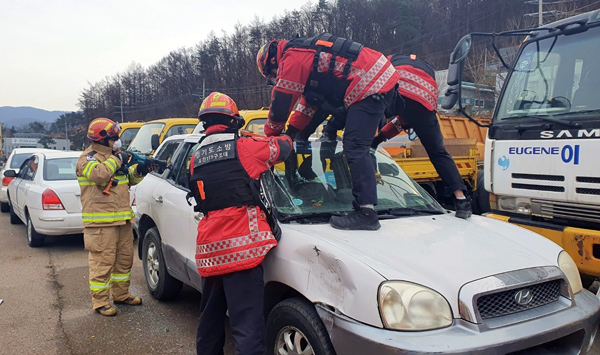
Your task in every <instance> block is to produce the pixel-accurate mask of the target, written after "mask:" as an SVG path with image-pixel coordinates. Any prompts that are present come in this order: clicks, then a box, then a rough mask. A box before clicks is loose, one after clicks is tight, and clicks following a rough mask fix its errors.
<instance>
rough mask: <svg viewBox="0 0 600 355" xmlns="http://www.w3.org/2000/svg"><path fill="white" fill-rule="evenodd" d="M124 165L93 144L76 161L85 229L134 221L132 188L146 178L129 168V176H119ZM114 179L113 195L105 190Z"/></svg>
mask: <svg viewBox="0 0 600 355" xmlns="http://www.w3.org/2000/svg"><path fill="white" fill-rule="evenodd" d="M120 167H121V162H120V161H119V160H118V159H117V158H116V157H115V156H113V155H112V149H110V148H109V147H106V146H103V145H100V144H97V143H92V145H91V146H89V147H88V148H87V149H86V150H85V151H84V152H83V153H82V154H81V156H80V157H79V159H78V160H77V167H76V172H77V181H78V182H79V188H80V189H81V207H82V209H81V216H82V220H83V226H84V227H104V226H114V225H122V224H125V221H127V220H130V219H131V218H132V217H133V211H132V210H131V206H130V205H129V186H130V185H135V184H137V183H138V182H140V181H141V180H142V179H143V177H140V176H138V175H137V174H136V173H135V169H134V168H133V167H130V168H129V169H128V171H127V174H123V173H119V172H118V170H119V168H120ZM111 177H114V178H115V180H116V181H117V185H116V186H111V188H110V190H109V191H110V195H106V194H104V193H103V192H102V191H103V190H104V189H105V187H106V186H107V184H108V183H109V181H110V178H111Z"/></svg>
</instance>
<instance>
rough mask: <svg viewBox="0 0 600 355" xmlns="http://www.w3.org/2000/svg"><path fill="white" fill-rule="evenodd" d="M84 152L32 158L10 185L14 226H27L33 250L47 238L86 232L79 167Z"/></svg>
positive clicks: (8, 173) (9, 173) (42, 154)
mask: <svg viewBox="0 0 600 355" xmlns="http://www.w3.org/2000/svg"><path fill="white" fill-rule="evenodd" d="M80 155H81V152H76V151H75V152H63V151H45V152H38V153H34V154H33V155H31V156H30V157H29V158H28V159H27V160H25V161H24V162H23V164H22V165H21V169H20V171H19V173H18V174H17V173H16V172H15V171H14V170H7V171H5V173H4V174H5V176H14V179H13V180H12V181H11V182H10V183H9V185H8V191H7V192H8V203H9V209H10V223H11V224H18V223H21V222H23V223H25V224H26V225H27V242H28V244H29V246H31V247H39V246H41V245H43V244H44V236H45V235H68V234H79V233H82V232H83V223H82V221H81V201H80V196H81V190H80V189H79V184H78V182H77V175H76V174H75V165H76V163H77V159H78V158H79V156H80Z"/></svg>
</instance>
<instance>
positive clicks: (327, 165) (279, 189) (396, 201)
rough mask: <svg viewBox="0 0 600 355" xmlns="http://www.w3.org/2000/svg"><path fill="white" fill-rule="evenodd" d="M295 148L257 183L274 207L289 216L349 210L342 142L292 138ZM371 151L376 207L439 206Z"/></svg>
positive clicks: (349, 185) (395, 166)
mask: <svg viewBox="0 0 600 355" xmlns="http://www.w3.org/2000/svg"><path fill="white" fill-rule="evenodd" d="M295 150H296V155H295V157H296V158H297V159H293V157H294V155H292V159H288V160H287V161H286V162H284V163H280V164H278V165H276V166H275V168H274V169H273V174H268V175H267V177H266V179H265V181H264V182H263V183H266V184H267V189H266V191H268V193H269V194H270V195H271V196H270V200H271V201H272V203H273V204H274V206H275V207H276V208H277V210H278V212H280V213H282V214H283V215H284V216H285V215H288V216H289V215H298V214H334V213H337V212H345V211H351V210H352V201H353V199H354V197H353V196H352V183H351V180H350V172H349V169H348V164H347V163H346V158H345V157H344V155H343V152H342V143H341V142H333V143H321V142H310V143H308V144H303V145H301V144H298V143H296V145H295ZM371 152H372V154H371V158H372V159H373V164H374V165H375V167H376V179H377V195H378V201H379V203H378V204H377V206H376V207H375V209H376V210H377V211H379V212H382V211H386V210H393V209H403V208H408V209H414V210H417V211H428V212H430V213H431V212H440V211H443V209H442V208H441V206H440V205H439V204H438V203H437V202H436V201H435V200H434V199H433V198H432V197H431V196H430V195H429V194H427V193H426V192H425V191H424V190H423V189H422V188H421V187H420V186H419V185H418V184H417V183H415V182H414V181H413V180H411V179H410V178H409V177H408V175H406V173H405V172H404V171H403V170H402V169H400V168H399V167H398V164H396V162H395V161H394V160H392V159H391V158H389V157H387V156H385V155H384V154H383V153H381V152H375V153H374V154H373V151H371ZM296 167H297V168H296Z"/></svg>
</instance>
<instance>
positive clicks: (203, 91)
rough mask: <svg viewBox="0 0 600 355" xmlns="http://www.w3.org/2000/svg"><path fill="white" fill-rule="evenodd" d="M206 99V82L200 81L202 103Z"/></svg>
mask: <svg viewBox="0 0 600 355" xmlns="http://www.w3.org/2000/svg"><path fill="white" fill-rule="evenodd" d="M204 98H206V82H205V81H204V79H202V101H204Z"/></svg>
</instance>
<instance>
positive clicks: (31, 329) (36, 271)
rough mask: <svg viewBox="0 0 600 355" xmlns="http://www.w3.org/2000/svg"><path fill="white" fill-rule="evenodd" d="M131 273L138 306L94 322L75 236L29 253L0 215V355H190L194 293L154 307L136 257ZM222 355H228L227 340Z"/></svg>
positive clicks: (196, 304)
mask: <svg viewBox="0 0 600 355" xmlns="http://www.w3.org/2000/svg"><path fill="white" fill-rule="evenodd" d="M135 248H136V250H137V240H136V242H135ZM131 274H132V280H131V287H130V290H131V292H132V293H133V294H134V295H137V296H141V297H142V299H143V302H144V303H143V305H142V306H126V305H119V306H118V307H117V309H118V311H119V313H118V314H117V316H116V317H103V316H100V315H99V314H97V313H95V312H94V311H93V310H92V309H91V298H90V294H89V284H88V264H87V252H86V251H84V250H83V238H82V236H69V237H49V238H47V243H46V245H45V246H44V247H41V248H30V247H29V246H28V245H27V239H26V233H25V226H24V225H11V224H10V223H9V218H8V214H7V213H1V214H0V299H2V300H3V302H2V304H0V354H3V355H12V354H15V355H16V354H19V355H22V354H28V355H37V354H43V355H52V354H56V355H66V354H102V355H105V354H130V355H131V354H195V353H196V348H195V339H196V326H197V323H198V317H199V316H200V311H199V309H200V293H199V292H197V291H196V290H194V289H192V288H189V287H186V286H184V288H183V290H182V292H181V294H180V295H179V296H178V297H177V298H176V299H175V300H174V301H171V302H159V301H156V300H154V299H153V298H152V297H151V296H150V294H149V293H148V291H147V289H146V284H145V281H144V275H143V269H142V262H141V261H140V260H139V259H138V258H137V256H136V257H135V259H134V265H133V269H132V271H131ZM225 353H226V354H228V355H230V354H233V353H234V352H233V342H232V338H231V336H230V334H228V338H227V344H226V352H225Z"/></svg>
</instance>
